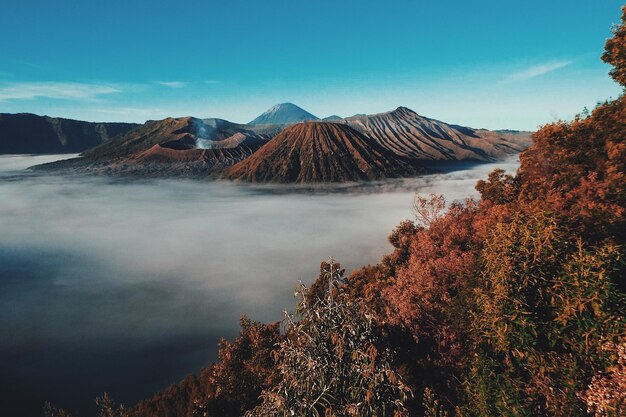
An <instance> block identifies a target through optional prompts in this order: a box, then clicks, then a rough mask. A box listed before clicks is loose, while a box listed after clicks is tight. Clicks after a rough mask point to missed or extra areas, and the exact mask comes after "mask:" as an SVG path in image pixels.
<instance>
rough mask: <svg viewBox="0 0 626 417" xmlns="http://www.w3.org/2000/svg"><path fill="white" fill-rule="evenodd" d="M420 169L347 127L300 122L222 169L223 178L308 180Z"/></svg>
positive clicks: (407, 172)
mask: <svg viewBox="0 0 626 417" xmlns="http://www.w3.org/2000/svg"><path fill="white" fill-rule="evenodd" d="M425 172H426V169H425V168H423V167H421V166H419V165H417V164H415V163H413V162H411V161H410V160H408V159H406V158H403V157H401V156H398V155H396V154H394V153H393V152H391V151H389V150H387V149H385V148H384V147H382V146H381V145H380V144H379V143H378V142H377V141H375V140H374V139H372V138H370V137H368V136H365V135H364V134H362V133H360V132H358V131H356V130H355V129H353V128H352V127H350V126H347V125H345V124H338V123H327V122H306V123H299V124H296V125H293V126H289V127H287V128H285V130H283V131H282V132H281V133H280V134H278V136H276V137H275V138H274V139H272V140H271V141H269V142H268V143H267V144H265V145H264V146H263V147H261V149H259V150H258V151H257V152H255V153H254V154H253V155H252V156H250V157H249V158H247V159H245V160H243V161H242V162H239V163H237V164H236V165H233V166H232V167H230V168H228V169H226V170H225V171H224V173H223V177H224V178H229V179H236V180H243V181H250V182H278V183H308V182H340V181H364V180H365V181H366V180H378V179H384V178H397V177H407V176H412V175H417V174H421V173H425Z"/></svg>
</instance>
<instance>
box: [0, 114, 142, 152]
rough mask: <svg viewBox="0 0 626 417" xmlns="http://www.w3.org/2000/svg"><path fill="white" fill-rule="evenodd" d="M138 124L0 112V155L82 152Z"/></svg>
mask: <svg viewBox="0 0 626 417" xmlns="http://www.w3.org/2000/svg"><path fill="white" fill-rule="evenodd" d="M137 126H138V125H137V124H134V123H92V122H82V121H78V120H71V119H60V118H55V117H48V116H37V115H35V114H30V113H18V114H9V113H0V154H26V153H28V154H54V153H74V152H83V151H85V150H87V149H89V148H93V147H94V146H97V145H100V144H102V143H105V142H108V141H109V140H111V138H113V137H115V136H117V135H120V134H123V133H126V132H128V131H129V130H131V129H134V128H136V127H137Z"/></svg>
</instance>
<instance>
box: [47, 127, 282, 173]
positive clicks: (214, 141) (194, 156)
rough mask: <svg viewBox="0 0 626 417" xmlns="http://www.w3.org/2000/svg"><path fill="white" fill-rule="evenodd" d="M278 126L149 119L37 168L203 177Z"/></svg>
mask: <svg viewBox="0 0 626 417" xmlns="http://www.w3.org/2000/svg"><path fill="white" fill-rule="evenodd" d="M278 131H279V129H275V128H273V127H271V126H267V127H260V128H258V129H256V130H252V129H251V128H250V127H249V126H246V125H240V124H237V123H231V122H229V121H227V120H222V119H197V118H194V117H181V118H171V117H170V118H167V119H163V120H153V121H148V122H146V123H145V124H144V125H142V126H140V127H139V128H137V129H134V130H132V131H130V132H127V133H125V134H124V135H121V136H119V137H117V138H115V139H114V140H112V141H109V142H107V143H105V144H102V145H100V146H97V147H95V148H93V149H90V150H88V151H86V152H84V153H83V154H82V155H81V157H80V158H74V159H69V160H64V161H57V162H53V163H50V164H45V165H41V166H38V167H36V168H37V169H43V170H63V171H66V172H67V171H70V172H75V173H94V174H109V175H126V174H132V175H140V176H180V175H182V176H206V175H209V174H212V173H213V172H215V171H217V170H221V169H223V168H225V167H227V166H230V165H233V164H235V163H236V162H238V161H241V160H243V159H245V158H246V157H248V156H250V155H251V154H252V153H254V152H255V151H256V150H257V149H259V148H260V147H261V146H262V145H263V144H264V143H265V142H266V141H267V140H269V139H270V138H272V137H273V136H274V135H275V134H276V133H278Z"/></svg>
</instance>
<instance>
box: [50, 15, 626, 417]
mask: <svg viewBox="0 0 626 417" xmlns="http://www.w3.org/2000/svg"><path fill="white" fill-rule="evenodd" d="M603 60H604V61H605V62H607V63H609V64H611V65H612V66H613V70H612V71H611V75H612V77H613V78H614V79H615V80H616V81H617V82H618V83H619V84H620V85H621V86H622V87H623V88H624V87H626V7H625V8H624V14H623V16H622V25H621V26H619V27H617V28H616V29H615V34H614V37H613V38H612V39H610V40H609V41H608V42H607V44H606V47H605V54H604V55H603ZM303 126H304V127H302V126H301V127H300V128H302V129H304V131H305V132H306V131H307V130H310V129H311V128H310V127H307V125H303ZM319 126H321V127H320V128H321V129H324V128H329V129H330V128H332V129H337V130H338V129H339V128H336V127H335V125H334V124H331V125H330V126H329V125H319ZM341 131H342V132H343V133H345V134H346V135H347V133H346V132H347V131H348V132H349V131H350V130H341ZM294 133H297V131H296V132H294ZM357 136H358V135H357ZM282 140H287V139H282ZM265 146H268V145H265ZM520 161H521V165H520V168H519V170H518V172H517V173H516V175H514V176H511V175H506V174H505V173H504V172H503V171H501V170H495V171H493V172H492V173H491V174H490V175H489V177H488V178H486V179H485V180H481V181H479V182H478V184H477V186H476V188H477V190H478V191H479V192H480V199H478V200H467V201H463V202H453V203H452V204H449V205H447V204H446V202H445V201H444V200H443V198H442V197H441V196H437V195H430V196H421V195H416V198H415V200H414V213H413V214H414V219H413V220H408V221H405V222H402V223H401V224H400V225H399V226H398V227H397V228H396V229H395V230H394V231H393V232H392V234H391V235H390V237H389V241H390V243H391V244H392V245H393V247H394V249H393V251H392V252H391V253H390V254H388V255H387V256H385V257H383V259H381V261H380V262H379V263H378V264H375V265H370V266H366V267H363V268H361V269H358V270H356V271H354V272H352V273H351V274H349V275H348V276H347V278H344V271H343V270H342V269H341V266H340V265H339V264H338V263H337V262H335V261H334V260H332V258H331V259H329V261H327V262H323V263H322V264H321V268H320V276H319V277H318V278H317V280H316V281H315V282H313V284H312V285H311V286H310V287H309V288H307V287H305V286H302V285H300V286H298V287H297V289H296V295H297V297H298V298H299V302H298V305H297V308H296V310H295V312H294V313H293V314H288V315H286V318H285V321H284V329H285V330H284V332H281V331H280V326H279V325H278V324H276V323H275V324H263V323H258V322H253V321H251V320H249V319H247V318H245V317H244V318H242V320H241V332H240V335H239V337H237V338H236V339H235V340H234V341H232V342H229V341H222V342H221V343H220V351H219V360H218V361H217V362H216V363H214V364H211V365H209V366H208V367H206V368H205V369H203V370H202V371H201V372H200V374H199V376H195V375H190V376H188V377H187V378H185V379H184V380H183V381H181V382H180V383H179V384H175V385H173V386H171V387H169V388H167V389H165V390H163V391H161V392H159V393H157V394H156V395H155V396H153V398H150V399H148V400H146V401H143V402H141V403H139V404H137V405H136V406H135V407H133V408H132V409H130V410H127V409H124V408H123V407H118V406H116V405H115V404H113V403H112V401H111V400H110V398H108V397H107V396H105V397H104V398H103V399H100V400H99V404H100V406H101V409H102V414H101V415H106V416H112V417H113V416H120V417H121V416H124V417H126V416H133V417H148V416H150V417H155V416H156V417H166V416H168V417H169V416H179V417H180V416H184V417H191V416H194V417H200V416H202V417H213V416H220V417H236V416H241V415H245V416H247V417H262V416H263V417H270V416H271V417H278V416H299V417H307V416H322V415H324V416H351V415H354V416H386V417H399V416H416V417H417V416H420V417H421V416H438V417H449V416H455V417H461V416H465V417H467V416H470V417H501V416H520V417H534V416H550V417H586V416H597V417H621V416H624V415H626V262H625V259H626V250H625V246H624V245H625V244H626V187H625V184H626V181H625V180H626V98H625V97H624V95H622V96H621V97H620V98H619V99H617V100H614V101H611V102H606V103H604V104H601V105H599V106H598V107H597V108H596V109H595V110H594V111H593V112H592V113H591V115H589V116H585V115H581V116H579V117H576V118H575V119H574V120H573V121H571V122H555V123H551V124H548V125H545V126H544V127H543V128H541V129H540V130H539V131H538V132H537V133H536V134H535V135H534V143H533V145H532V146H531V147H530V148H529V149H528V150H526V151H525V152H523V153H522V154H521V158H520ZM48 411H49V414H50V415H52V416H58V417H61V416H63V417H66V416H67V414H66V413H65V412H63V411H62V410H58V409H55V408H54V407H48Z"/></svg>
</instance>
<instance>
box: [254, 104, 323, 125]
mask: <svg viewBox="0 0 626 417" xmlns="http://www.w3.org/2000/svg"><path fill="white" fill-rule="evenodd" d="M307 120H319V118H318V117H316V116H314V115H312V114H311V113H309V112H308V111H306V110H304V109H302V108H300V107H298V106H296V105H295V104H292V103H282V104H277V105H275V106H274V107H272V108H270V109H269V110H267V111H266V112H265V113H263V114H261V115H260V116H259V117H257V118H256V119H254V120H253V121H251V122H250V123H248V124H249V125H286V124H292V123H299V122H304V121H307Z"/></svg>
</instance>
